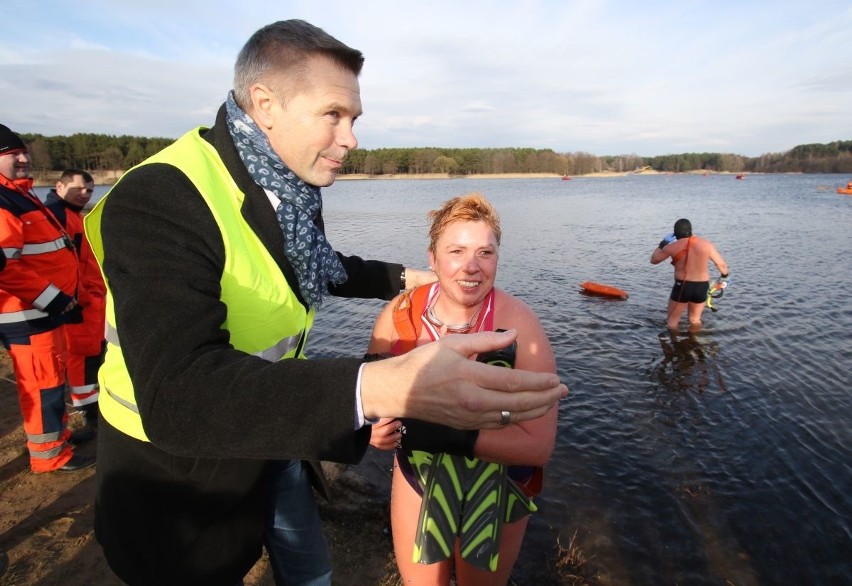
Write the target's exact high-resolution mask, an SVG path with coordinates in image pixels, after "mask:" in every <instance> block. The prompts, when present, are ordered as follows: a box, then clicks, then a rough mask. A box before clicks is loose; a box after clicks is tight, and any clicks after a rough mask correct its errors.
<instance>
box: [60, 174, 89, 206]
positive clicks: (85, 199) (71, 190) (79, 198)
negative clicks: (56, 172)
mask: <svg viewBox="0 0 852 586" xmlns="http://www.w3.org/2000/svg"><path fill="white" fill-rule="evenodd" d="M94 190H95V184H94V182H92V181H89V182H86V181H84V180H83V176H82V175H74V178H73V179H72V180H71V181H70V182H68V183H62V181H57V182H56V194H57V195H58V196H59V197H61V198H62V199H64V200H65V201H66V202H68V204H69V205H71V206H73V207H75V208H81V209H82V208H83V207H85V205H86V204H87V203H89V200H90V199H92V193H93V192H94Z"/></svg>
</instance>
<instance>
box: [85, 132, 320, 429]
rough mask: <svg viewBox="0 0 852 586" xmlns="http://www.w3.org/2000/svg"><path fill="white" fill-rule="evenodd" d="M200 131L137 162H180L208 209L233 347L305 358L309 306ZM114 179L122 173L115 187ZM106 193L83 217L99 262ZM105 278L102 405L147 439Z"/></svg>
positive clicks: (113, 419)
mask: <svg viewBox="0 0 852 586" xmlns="http://www.w3.org/2000/svg"><path fill="white" fill-rule="evenodd" d="M202 130H203V128H201V127H199V128H196V129H195V130H192V131H190V132H188V133H186V134H185V135H184V136H182V137H181V138H179V139H178V140H177V141H176V142H175V143H173V144H172V145H171V146H169V147H167V148H165V149H163V150H162V151H160V152H159V153H157V154H156V155H154V156H153V157H151V158H149V159H147V160H146V161H144V162H142V163H140V165H138V166H137V167H136V168H138V167H141V166H142V165H148V164H151V163H166V164H169V165H172V166H173V167H176V168H178V169H179V170H180V171H182V172H183V173H184V174H185V175H186V176H187V177H188V178H189V180H190V181H191V182H192V184H193V185H194V186H195V188H196V189H197V190H198V192H199V193H200V194H201V196H202V197H203V198H204V201H205V202H206V203H207V205H208V207H209V208H210V211H211V212H212V214H213V217H214V218H215V220H216V223H217V224H218V226H219V230H220V231H221V233H222V240H223V242H224V245H225V267H224V271H223V272H222V276H221V286H222V294H221V300H222V302H223V303H224V304H225V305H226V307H227V317H226V318H225V322H224V323H223V324H222V329H223V330H227V331H228V332H229V333H230V342H231V344H232V345H233V346H234V348H236V349H237V350H241V351H243V352H246V353H247V354H253V355H256V356H260V357H262V358H265V359H267V360H270V361H274V360H280V359H283V358H304V354H303V352H302V349H303V348H304V347H305V342H306V340H303V338H307V334H308V331H309V330H310V328H311V325H312V324H313V320H314V314H315V311H314V310H313V309H311V310H310V311H308V310H306V309H305V307H304V306H303V305H302V304H301V303H300V302H299V299H298V298H297V296H296V294H295V293H294V292H293V290H292V289H291V288H290V285H289V284H288V283H287V279H286V278H285V277H284V275H283V274H282V272H281V270H280V269H279V268H278V265H277V264H276V263H275V260H274V259H273V258H272V255H270V254H269V251H268V250H267V249H266V247H265V246H264V245H263V243H262V242H261V240H260V239H259V238H258V237H257V235H256V234H255V233H254V231H253V230H252V229H251V227H250V226H249V225H248V224H247V223H246V222H245V220H244V219H243V217H242V214H241V213H240V207H241V206H242V203H243V199H244V198H245V194H244V193H243V192H242V191H240V189H239V188H238V187H237V186H236V184H235V183H234V180H233V178H232V177H231V176H230V174H229V173H228V170H227V169H226V168H225V165H224V163H223V162H222V159H221V158H220V157H219V154H218V153H217V152H216V149H214V148H213V146H212V145H210V143H208V142H207V141H205V140H204V139H203V138H201V135H200V133H201V131H202ZM128 175H129V173H128V174H125V175H124V177H127V176H128ZM120 184H121V180H119V182H118V183H116V186H118V185H120ZM113 189H115V186H114V187H113ZM111 192H112V189H111V190H110V193H111ZM109 195H110V194H109V193H107V194H106V195H105V196H104V197H103V198H102V199H101V200H100V201H99V202H98V203H97V205H96V206H95V207H94V208H93V209H92V211H91V212H90V213H89V214H88V215H87V216H86V218H85V226H86V236H87V237H88V239H89V241H90V242H91V245H92V250H93V251H94V253H95V256H96V257H97V259H98V263H99V264H100V265H101V269H103V259H104V247H103V240H102V238H101V220H102V216H103V210H104V207H105V206H106V205H109ZM104 280H105V282H106V285H107V303H106V320H107V352H106V357H105V360H104V364H103V365H102V366H101V368H100V371H99V372H98V382H99V383H100V387H101V393H100V397H99V400H98V402H99V404H100V411H101V414H102V415H103V417H104V418H105V419H106V420H107V421H108V422H109V423H110V424H111V425H112V426H113V427H115V428H116V429H119V430H121V431H122V432H124V433H126V434H127V435H129V436H132V437H134V438H136V439H139V440H142V441H150V440H149V439H148V437H147V436H146V434H145V430H144V423H143V421H142V419H141V417H140V416H139V409H138V407H137V405H136V397H135V395H134V392H133V382H132V381H131V380H130V374H129V373H128V372H127V365H126V364H125V362H124V355H123V353H122V352H123V351H122V348H121V343H120V337H121V331H120V329H119V328H118V327H116V325H117V324H116V321H115V302H114V298H113V293H112V291H111V290H110V288H109V280H107V279H104ZM297 353H298V355H297Z"/></svg>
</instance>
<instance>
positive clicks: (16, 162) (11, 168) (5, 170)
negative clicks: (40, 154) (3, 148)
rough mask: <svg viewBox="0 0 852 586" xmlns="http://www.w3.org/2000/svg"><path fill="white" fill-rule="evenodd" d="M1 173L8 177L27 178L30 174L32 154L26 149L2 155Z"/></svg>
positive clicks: (0, 161)
mask: <svg viewBox="0 0 852 586" xmlns="http://www.w3.org/2000/svg"><path fill="white" fill-rule="evenodd" d="M0 174H2V175H3V176H4V177H6V179H26V178H27V177H29V176H30V156H29V154H27V151H26V150H24V149H18V150H16V151H8V152H5V153H3V154H2V155H0Z"/></svg>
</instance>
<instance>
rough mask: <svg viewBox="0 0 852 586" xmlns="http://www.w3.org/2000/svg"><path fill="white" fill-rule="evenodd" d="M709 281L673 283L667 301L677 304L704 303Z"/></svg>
mask: <svg viewBox="0 0 852 586" xmlns="http://www.w3.org/2000/svg"><path fill="white" fill-rule="evenodd" d="M709 290H710V281H677V280H676V281H675V284H674V287H672V294H671V297H669V299H671V300H672V301H677V302H678V303H704V302H706V301H707V291H709Z"/></svg>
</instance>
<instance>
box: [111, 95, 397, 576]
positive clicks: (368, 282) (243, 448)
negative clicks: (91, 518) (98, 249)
mask: <svg viewBox="0 0 852 586" xmlns="http://www.w3.org/2000/svg"><path fill="white" fill-rule="evenodd" d="M203 136H204V138H205V139H206V140H207V141H209V142H210V143H211V144H212V145H213V146H214V147H215V148H216V150H217V151H218V152H219V154H220V156H221V157H222V160H223V161H224V163H225V165H226V167H227V168H228V170H229V171H230V172H231V174H232V177H233V178H234V180H235V181H236V183H237V185H238V186H239V187H240V188H241V189H242V190H243V191H244V192H245V194H246V198H245V202H244V204H243V208H242V214H243V217H244V218H245V219H246V221H247V222H248V223H249V225H250V226H251V227H252V229H253V230H254V231H255V232H256V233H257V235H258V236H259V237H260V239H261V240H262V241H263V242H264V244H265V245H266V247H267V248H268V250H269V252H270V254H272V256H273V258H275V260H276V262H277V263H278V265H279V267H280V268H281V271H282V273H283V274H284V275H285V276H286V278H287V281H288V283H290V286H291V287H292V288H293V290H294V291H297V292H298V284H297V281H296V278H295V275H294V273H293V270H292V267H291V266H290V265H289V263H288V262H287V260H286V258H285V256H284V252H283V251H284V237H283V235H282V234H281V230H280V228H279V226H278V223H277V221H276V219H275V214H274V210H273V208H272V206H271V204H270V202H269V200H268V198H267V197H266V194H265V193H264V192H263V190H262V189H261V188H260V187H258V186H257V185H256V184H255V183H254V182H253V181H252V179H251V178H250V176H249V175H248V172H247V171H246V169H245V167H244V165H243V163H242V162H241V160H240V159H239V155H238V154H237V152H236V149H235V147H234V145H233V143H232V141H231V137H230V135H229V133H228V130H227V127H226V126H225V122H224V106H223V107H222V108H221V109H220V111H219V114H218V116H217V120H216V125H215V126H214V128H212V129H210V130H208V131H206V132H204V133H203ZM317 221H318V223H319V225H320V226H322V218H318V219H317ZM102 234H103V240H104V249H105V256H104V272H105V274H106V278H107V280H108V284H109V287H110V290H111V291H112V293H113V295H114V298H115V307H116V325H117V327H118V330H119V332H120V336H121V346H122V349H123V351H124V354H125V361H126V363H127V368H128V371H129V373H130V376H131V378H132V380H133V385H134V391H135V394H136V402H137V405H138V407H139V410H140V414H141V417H142V422H143V426H144V428H145V432H146V434H147V435H148V437H149V438H150V440H151V443H145V442H140V441H137V440H135V439H132V438H130V437H129V436H126V435H125V434H123V433H121V432H119V431H118V430H116V429H115V428H113V427H111V426H110V425H109V424H108V423H107V422H106V421H103V422H102V424H101V430H100V433H99V434H98V468H97V484H98V491H97V503H96V505H97V506H96V522H95V525H96V534H97V538H98V541H99V542H100V543H101V545H102V546H103V549H104V554H105V555H106V558H107V560H108V562H109V564H110V566H111V567H112V568H113V570H114V571H115V572H116V573H117V574H118V576H119V577H120V578H121V579H122V580H124V581H126V582H128V583H130V584H160V585H164V584H202V583H203V584H227V585H229V586H230V585H232V584H234V583H236V582H237V581H238V580H239V579H241V578H242V576H243V575H245V574H246V573H247V572H248V570H249V569H251V567H252V565H253V564H254V563H255V562H256V561H257V559H258V558H259V557H260V553H261V538H262V532H263V519H264V513H265V510H266V508H267V506H268V502H267V500H268V498H267V495H266V490H267V479H266V468H267V467H266V461H267V460H270V459H290V458H299V459H314V460H319V459H322V460H332V461H337V462H348V463H353V462H357V461H358V460H360V459H361V457H362V456H363V454H364V452H365V450H366V448H367V445H368V442H369V436H370V430H369V427H365V428H362V429H360V430H357V431H356V430H354V429H353V427H354V425H353V422H354V418H355V384H356V378H357V372H358V368H359V366H360V364H361V360H360V358H347V359H329V360H321V361H312V360H283V361H280V362H274V363H270V362H266V361H264V360H262V359H260V358H257V357H254V356H250V355H246V354H244V353H241V352H239V351H236V350H234V349H233V348H232V347H231V346H230V345H229V344H228V332H226V331H222V330H221V329H220V325H221V324H222V323H223V322H224V319H225V306H224V304H222V303H221V301H220V300H219V293H220V291H219V280H220V275H221V273H222V270H223V266H224V245H223V242H222V238H221V234H220V231H219V228H218V227H217V225H216V222H215V221H214V219H213V216H212V215H211V213H210V211H209V208H208V207H207V205H206V203H205V202H204V200H203V199H202V197H201V196H200V194H198V192H197V191H196V190H195V188H194V186H193V185H192V184H191V183H190V181H189V180H188V179H187V177H186V176H185V175H183V174H182V173H181V172H180V171H178V170H177V168H175V167H172V166H170V165H166V164H161V163H158V164H150V165H144V166H142V167H140V168H138V169H136V170H133V171H130V172H129V173H128V175H127V176H126V177H124V178H122V180H121V181H120V182H119V183H118V185H116V187H115V188H113V190H112V192H111V193H110V194H109V196H108V199H107V201H106V202H105V205H104V210H103V219H102ZM341 260H342V261H343V264H344V266H345V267H346V271H347V273H348V275H349V278H348V280H347V281H346V283H344V284H343V285H341V286H338V287H336V288H335V289H333V291H332V292H333V294H335V295H340V296H345V297H376V298H383V299H390V298H392V297H393V296H394V295H395V294H396V293H398V291H399V282H400V279H399V277H400V272H401V270H402V267H401V266H400V265H393V264H385V263H381V262H374V261H363V260H362V259H360V258H358V257H342V256H341ZM300 300H302V299H301V297H300ZM302 301H303V302H304V300H302ZM102 391H104V389H102ZM106 392H108V391H106Z"/></svg>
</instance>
